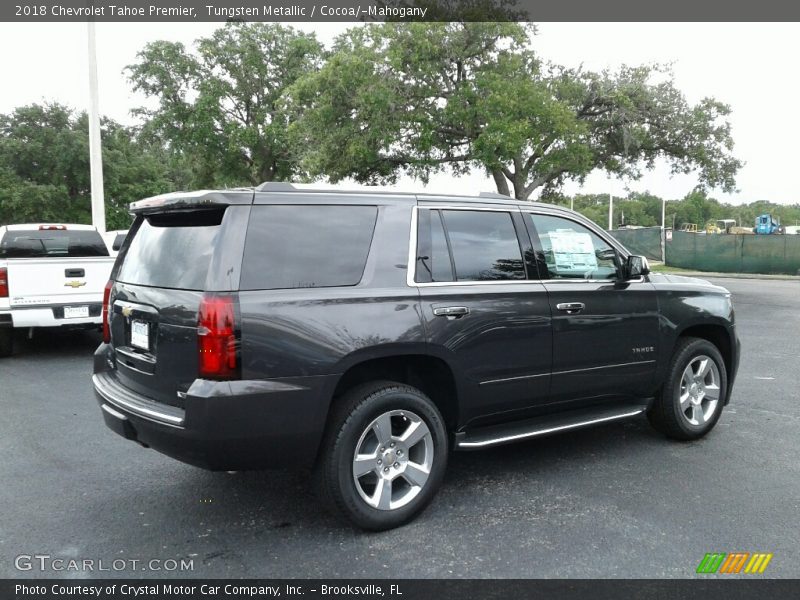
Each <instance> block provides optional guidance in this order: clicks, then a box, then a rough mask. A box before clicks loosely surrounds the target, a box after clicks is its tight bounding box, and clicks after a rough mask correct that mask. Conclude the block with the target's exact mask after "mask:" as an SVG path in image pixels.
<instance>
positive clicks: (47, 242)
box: [0, 223, 114, 357]
mask: <svg viewBox="0 0 800 600" xmlns="http://www.w3.org/2000/svg"><path fill="white" fill-rule="evenodd" d="M113 265H114V258H112V257H111V256H109V251H108V247H107V246H106V244H105V242H104V241H103V238H102V237H101V236H100V234H99V233H98V232H97V230H96V229H95V228H94V227H92V226H90V225H69V224H68V225H55V224H47V223H45V224H38V223H37V224H33V225H4V226H2V227H0V357H3V356H9V355H10V354H11V353H12V351H13V340H14V335H13V333H14V329H29V330H30V329H32V328H34V327H75V328H97V327H101V326H102V323H103V293H104V290H105V287H106V283H108V280H109V276H110V275H111V268H112V267H113Z"/></svg>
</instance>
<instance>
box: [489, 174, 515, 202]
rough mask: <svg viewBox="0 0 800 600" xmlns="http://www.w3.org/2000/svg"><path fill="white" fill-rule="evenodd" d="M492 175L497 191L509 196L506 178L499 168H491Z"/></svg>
mask: <svg viewBox="0 0 800 600" xmlns="http://www.w3.org/2000/svg"><path fill="white" fill-rule="evenodd" d="M492 177H494V184H495V185H496V186H497V192H498V193H499V194H503V195H504V196H511V191H510V190H509V189H508V180H506V176H505V175H504V174H503V171H502V170H501V169H492Z"/></svg>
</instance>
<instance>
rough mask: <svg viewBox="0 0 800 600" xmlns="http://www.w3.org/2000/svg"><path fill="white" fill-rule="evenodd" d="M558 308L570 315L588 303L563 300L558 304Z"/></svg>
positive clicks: (579, 310)
mask: <svg viewBox="0 0 800 600" xmlns="http://www.w3.org/2000/svg"><path fill="white" fill-rule="evenodd" d="M556 308H557V309H558V310H560V311H563V312H565V313H567V314H568V315H575V314H578V313H579V312H581V311H582V310H583V309H584V308H586V305H585V304H584V303H583V302H562V303H561V304H556Z"/></svg>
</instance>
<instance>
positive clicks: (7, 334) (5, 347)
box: [0, 327, 14, 358]
mask: <svg viewBox="0 0 800 600" xmlns="http://www.w3.org/2000/svg"><path fill="white" fill-rule="evenodd" d="M13 351H14V330H13V329H12V328H11V327H4V328H3V329H0V358H5V357H6V356H11V353H12V352H13Z"/></svg>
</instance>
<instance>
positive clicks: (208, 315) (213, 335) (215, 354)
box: [197, 294, 239, 379]
mask: <svg viewBox="0 0 800 600" xmlns="http://www.w3.org/2000/svg"><path fill="white" fill-rule="evenodd" d="M237 312H238V306H237V301H236V298H235V296H232V295H228V294H204V295H203V299H202V300H201V301H200V308H199V310H198V312H197V350H198V354H199V367H200V369H199V370H200V377H204V378H206V379H236V378H238V377H239V356H238V354H239V339H238V338H239V331H238V326H237V323H236V314H237Z"/></svg>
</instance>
